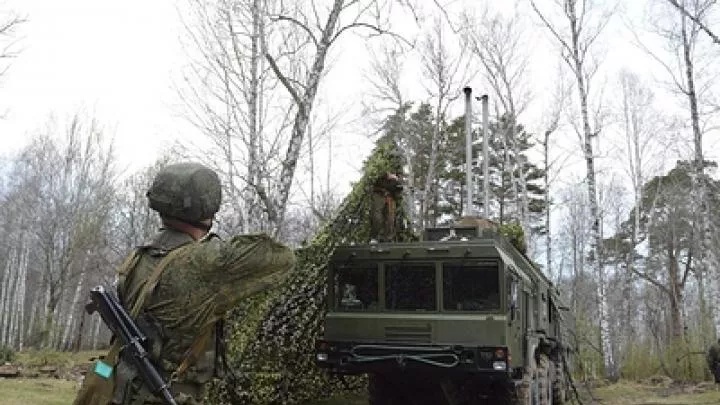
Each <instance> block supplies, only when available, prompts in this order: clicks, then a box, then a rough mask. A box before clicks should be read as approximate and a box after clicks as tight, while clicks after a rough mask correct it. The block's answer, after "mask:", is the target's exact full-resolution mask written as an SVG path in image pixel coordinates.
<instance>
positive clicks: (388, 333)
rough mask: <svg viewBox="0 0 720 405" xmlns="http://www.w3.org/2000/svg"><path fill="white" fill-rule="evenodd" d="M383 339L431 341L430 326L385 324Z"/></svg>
mask: <svg viewBox="0 0 720 405" xmlns="http://www.w3.org/2000/svg"><path fill="white" fill-rule="evenodd" d="M385 339H386V340H390V341H397V342H423V343H429V342H430V341H432V326H430V324H427V325H425V326H386V327H385Z"/></svg>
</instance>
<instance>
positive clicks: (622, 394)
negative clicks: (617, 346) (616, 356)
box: [578, 381, 720, 405]
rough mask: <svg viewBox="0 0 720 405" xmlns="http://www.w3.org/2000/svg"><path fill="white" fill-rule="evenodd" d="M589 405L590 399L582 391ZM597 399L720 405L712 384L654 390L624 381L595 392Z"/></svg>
mask: <svg viewBox="0 0 720 405" xmlns="http://www.w3.org/2000/svg"><path fill="white" fill-rule="evenodd" d="M578 390H579V393H580V395H581V397H583V399H584V402H585V403H592V401H589V399H591V398H590V395H589V393H588V392H587V390H584V389H581V388H580V387H578ZM593 397H594V398H595V399H597V400H599V401H600V402H599V403H600V404H603V405H706V404H707V405H710V404H720V390H718V387H717V386H715V385H713V384H711V383H702V384H698V385H688V386H681V385H676V384H672V385H659V386H650V385H645V384H639V383H634V382H628V381H624V382H621V383H617V384H611V385H607V386H605V387H600V388H597V389H595V390H594V391H593Z"/></svg>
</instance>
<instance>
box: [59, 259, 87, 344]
mask: <svg viewBox="0 0 720 405" xmlns="http://www.w3.org/2000/svg"><path fill="white" fill-rule="evenodd" d="M84 283H85V270H84V269H83V270H81V271H80V276H79V277H78V282H77V285H76V286H75V294H73V299H72V303H71V304H70V308H68V310H67V314H66V316H65V327H64V330H63V333H62V339H61V340H60V345H61V346H63V347H65V346H70V345H71V342H70V336H71V332H72V328H73V327H74V326H75V322H76V321H75V314H76V313H77V306H78V303H79V302H80V296H81V294H82V292H83V286H84Z"/></svg>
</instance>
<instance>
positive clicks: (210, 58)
mask: <svg viewBox="0 0 720 405" xmlns="http://www.w3.org/2000/svg"><path fill="white" fill-rule="evenodd" d="M389 7H390V3H385V2H381V1H379V0H333V1H327V2H323V1H320V0H313V1H310V2H303V3H293V4H290V3H286V2H280V1H277V2H275V1H271V0H237V1H231V0H227V1H223V2H220V3H219V5H218V7H217V8H213V7H206V6H205V3H204V2H200V1H197V2H195V3H193V9H194V10H196V11H197V16H198V18H197V19H198V21H200V23H199V24H198V25H197V28H195V29H192V27H189V28H191V38H192V39H193V40H192V41H191V46H192V47H193V48H196V49H197V50H198V51H199V53H200V55H201V57H200V58H199V60H198V61H196V63H195V64H194V68H193V71H194V72H195V75H194V76H195V78H196V79H199V80H196V82H195V86H194V87H193V90H192V91H191V92H190V95H191V96H192V97H188V98H186V99H187V100H188V104H189V105H190V106H191V111H192V114H191V117H192V118H193V120H194V122H196V123H197V125H198V126H199V127H201V128H202V129H203V131H204V132H205V133H206V134H210V135H211V139H212V142H213V143H214V144H215V145H217V146H218V151H219V152H220V153H216V154H215V155H216V156H215V158H214V160H215V161H216V162H215V166H216V167H217V168H219V169H223V170H221V172H222V173H224V174H225V177H226V185H228V184H229V187H231V188H233V189H239V190H243V191H242V194H243V195H244V196H245V197H246V198H245V200H247V201H251V202H252V204H255V203H257V207H256V208H254V207H255V205H253V206H252V207H246V212H248V213H250V214H248V218H249V217H259V218H262V222H263V223H261V224H257V225H255V227H260V228H267V229H268V230H271V231H272V232H273V233H275V234H276V235H277V234H278V233H280V232H281V227H282V223H283V217H284V215H285V210H286V207H287V202H288V198H289V195H290V191H291V187H292V184H293V181H294V179H295V171H296V168H297V165H298V161H299V159H300V158H301V147H302V145H303V143H304V140H305V137H306V133H307V127H308V123H309V121H310V117H311V116H312V110H313V108H314V107H315V104H316V101H317V94H318V90H319V88H320V84H321V82H322V79H323V77H324V76H325V74H326V73H327V69H328V63H327V59H328V55H329V54H330V50H331V49H332V47H333V45H335V44H337V43H338V42H340V40H341V39H342V37H344V36H345V35H346V33H348V32H350V31H356V32H358V33H360V34H367V35H369V36H378V35H385V34H387V35H392V34H391V31H390V29H389V15H390V13H389ZM395 37H397V36H395ZM225 168H227V169H225ZM236 181H239V182H240V183H238V184H237V185H235V182H236ZM248 193H249V194H248ZM236 194H237V193H236ZM249 197H252V198H249ZM237 200H239V199H237ZM253 213H255V214H253ZM248 221H249V219H248V220H242V221H240V227H241V228H242V227H243V226H244V227H247V224H248V223H249V222H248Z"/></svg>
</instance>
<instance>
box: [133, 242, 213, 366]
mask: <svg viewBox="0 0 720 405" xmlns="http://www.w3.org/2000/svg"><path fill="white" fill-rule="evenodd" d="M181 247H182V246H178V247H177V248H176V249H173V250H172V251H170V253H168V254H167V255H166V256H165V257H163V258H162V260H160V263H158V265H157V267H155V270H154V271H153V272H152V274H151V275H150V278H148V280H147V281H146V282H145V285H144V286H143V289H142V290H141V292H140V294H139V295H138V298H137V300H136V301H135V303H134V305H133V307H132V309H131V311H130V316H132V317H133V318H135V317H137V316H138V315H139V314H140V311H141V310H142V308H143V306H144V305H145V301H146V300H147V298H148V297H149V296H150V294H152V292H153V291H154V290H155V287H156V286H157V283H158V282H159V281H160V277H161V276H162V274H163V272H164V271H165V269H167V267H168V265H169V264H170V262H171V261H172V260H171V258H173V257H174V256H176V255H177V252H178V251H179V250H180V248H181ZM137 252H139V250H138V251H136V253H135V254H134V255H133V256H132V259H129V260H132V261H131V262H130V263H128V264H130V267H129V268H130V269H132V268H134V267H135V265H136V264H137V261H138V260H139V258H140V255H139V254H138V253H137ZM214 326H215V325H214V324H210V325H208V326H207V327H205V328H204V329H203V330H202V331H201V332H200V334H199V335H198V337H197V338H196V339H195V341H194V342H193V343H192V345H191V346H190V349H189V350H188V352H187V354H186V355H185V358H184V359H183V361H182V363H180V365H179V366H178V368H177V369H176V370H175V372H173V375H172V379H175V378H177V377H178V376H180V375H181V374H183V373H184V372H185V371H186V370H187V369H188V367H189V366H190V363H191V362H192V361H194V360H195V359H197V358H198V356H199V355H200V353H201V351H202V350H203V348H204V347H205V345H206V343H207V340H208V338H209V337H210V335H211V334H212V332H213V330H214Z"/></svg>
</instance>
